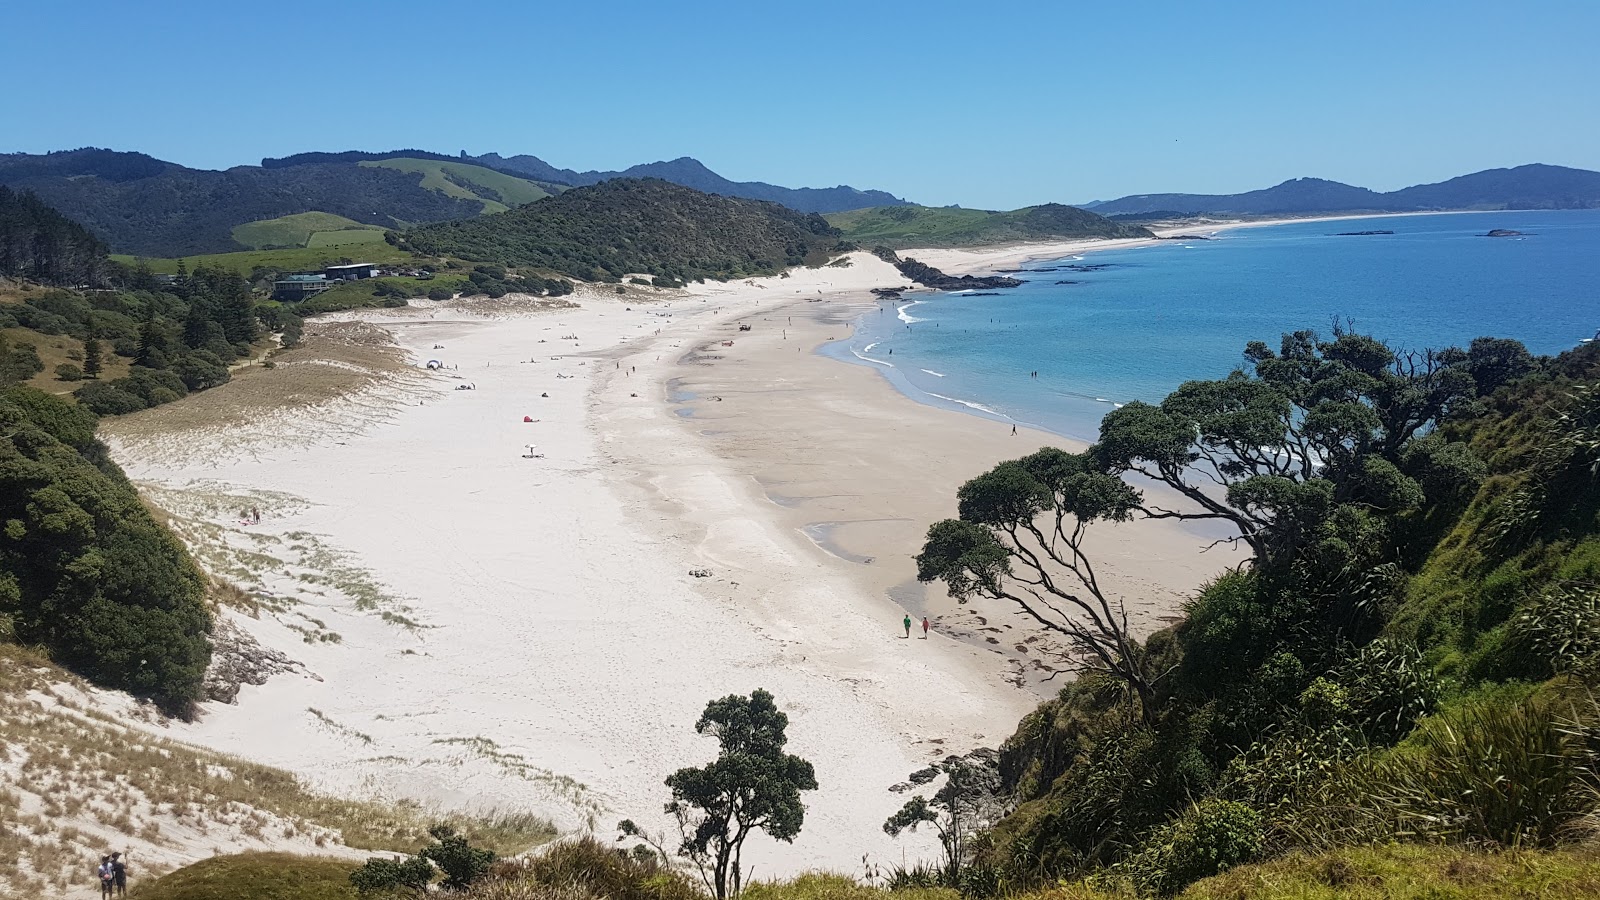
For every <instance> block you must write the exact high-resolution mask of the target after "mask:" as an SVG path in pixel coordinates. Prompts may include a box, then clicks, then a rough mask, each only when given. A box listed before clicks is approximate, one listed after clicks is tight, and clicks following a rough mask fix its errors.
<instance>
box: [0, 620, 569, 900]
mask: <svg viewBox="0 0 1600 900" xmlns="http://www.w3.org/2000/svg"><path fill="white" fill-rule="evenodd" d="M140 717H149V718H152V723H151V724H158V720H157V719H156V718H154V713H148V714H146V713H144V712H139V713H137V714H130V713H129V712H127V711H125V710H124V711H121V712H116V711H108V710H107V709H104V708H102V707H101V706H100V705H99V704H98V703H97V702H95V701H94V700H93V695H92V694H91V693H89V692H88V691H87V690H86V686H85V685H84V684H83V682H82V681H81V680H80V679H77V678H75V677H73V676H71V675H69V674H67V673H65V672H63V671H61V670H60V669H58V668H56V667H55V666H53V665H52V664H51V663H50V662H49V660H48V659H46V658H45V657H44V656H43V655H41V654H39V653H36V652H33V651H30V650H27V649H25V648H21V647H17V646H15V645H6V644H0V896H4V895H5V892H6V891H7V890H11V891H13V892H18V891H20V892H21V894H20V895H21V896H41V895H43V894H44V893H45V892H46V891H47V890H49V889H52V888H61V887H65V886H66V885H67V884H68V883H70V882H71V881H72V880H76V879H75V876H77V875H81V870H82V868H83V861H84V860H85V859H92V858H95V857H96V856H98V854H99V853H101V852H103V848H104V846H105V845H106V841H107V840H108V839H111V838H112V836H115V840H116V841H118V842H121V841H127V842H129V844H128V845H129V846H135V845H136V843H137V842H142V843H143V844H144V845H147V846H148V845H155V846H168V845H169V843H170V842H171V841H172V840H173V838H174V837H175V836H176V835H178V834H179V833H182V834H185V835H189V839H190V840H194V839H196V838H198V839H201V840H205V839H207V838H205V837H204V836H206V835H213V834H214V835H216V836H217V837H218V838H219V839H221V840H223V841H225V842H226V841H230V840H232V841H245V842H263V843H266V842H271V841H274V840H278V839H280V838H282V839H296V840H298V841H300V842H302V845H306V846H309V845H315V846H332V845H337V844H340V843H343V844H345V845H347V846H350V847H355V848H360V849H368V850H375V851H395V852H413V851H415V850H417V849H419V848H421V847H423V846H425V845H426V844H427V843H428V840H429V838H428V833H427V829H428V827H429V826H430V825H432V824H434V823H436V822H439V821H445V822H448V823H449V824H451V825H454V826H455V827H456V828H457V829H458V830H460V831H462V832H463V833H464V834H466V835H468V836H469V838H470V839H471V840H473V841H474V842H476V843H477V844H479V845H480V846H486V847H489V848H491V849H493V850H495V851H497V852H500V853H518V852H522V851H525V850H527V849H529V848H531V847H534V846H537V845H539V844H541V843H544V842H545V841H548V840H549V839H550V838H552V837H554V835H555V829H554V828H553V827H552V826H551V825H550V823H549V822H547V821H545V820H543V819H540V818H539V817H537V816H533V815H529V814H525V813H520V812H509V813H504V814H502V813H490V814H487V815H479V816H452V815H440V814H437V813H433V812H430V811H428V810H425V809H423V808H422V807H420V806H418V805H416V804H411V803H378V802H369V801H360V800H350V799H343V798H337V797H330V796H326V795H322V794H318V793H314V792H312V791H310V790H308V789H307V788H306V787H305V786H304V785H303V784H302V783H301V782H300V780H299V779H298V778H296V777H295V776H294V775H291V774H290V773H288V772H284V771H282V770H279V769H274V768H272V767H270V766H264V765H260V764H258V763H253V762H250V761H248V760H244V759H239V758H236V757H231V756H227V755H224V754H220V753H214V752H211V751H208V750H203V749H201V748H198V747H194V746H191V745H188V744H184V743H181V742H178V741H173V740H168V739H166V738H162V737H159V736H157V735H155V734H154V733H152V732H151V731H147V730H144V729H142V728H139V727H135V725H134V721H136V720H137V719H138V718H140ZM130 720H134V721H130ZM29 891H32V892H33V893H31V894H30V893H28V892H29Z"/></svg>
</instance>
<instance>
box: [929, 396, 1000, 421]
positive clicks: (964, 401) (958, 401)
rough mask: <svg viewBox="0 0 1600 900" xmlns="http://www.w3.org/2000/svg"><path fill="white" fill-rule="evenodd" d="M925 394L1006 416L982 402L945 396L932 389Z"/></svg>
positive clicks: (995, 414)
mask: <svg viewBox="0 0 1600 900" xmlns="http://www.w3.org/2000/svg"><path fill="white" fill-rule="evenodd" d="M927 394H928V396H929V397H938V398H939V399H940V400H949V401H950V402H951V403H959V404H961V405H962V406H965V407H967V408H969V409H975V410H977V411H978V412H986V413H988V414H989V415H991V416H1000V418H1002V419H1004V418H1007V417H1006V416H1004V415H1002V414H1000V413H997V412H995V411H994V410H992V409H990V408H989V407H987V406H984V405H983V404H982V403H973V402H972V401H971V400H958V399H956V398H955V397H946V396H945V395H943V394H935V393H934V392H933V391H928V392H927Z"/></svg>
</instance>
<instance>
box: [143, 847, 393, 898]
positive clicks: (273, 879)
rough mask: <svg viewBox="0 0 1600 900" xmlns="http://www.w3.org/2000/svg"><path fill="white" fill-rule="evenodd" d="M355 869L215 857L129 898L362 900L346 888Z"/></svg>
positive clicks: (306, 859) (288, 858)
mask: <svg viewBox="0 0 1600 900" xmlns="http://www.w3.org/2000/svg"><path fill="white" fill-rule="evenodd" d="M356 867H357V864H356V863H354V862H351V861H348V860H342V859H319V858H317V857H314V856H295V855H293V854H289V853H240V854H237V855H234V856H214V857H212V858H211V859H207V860H202V861H200V862H197V863H195V864H194V865H191V866H184V867H183V868H181V869H179V870H177V871H175V872H172V873H170V874H168V875H163V876H162V877H160V878H158V879H156V880H154V881H151V882H148V883H146V884H137V883H136V884H135V885H134V888H133V889H132V890H130V891H129V892H128V896H129V897H131V898H134V900H233V898H236V897H248V898H250V900H363V898H362V897H361V894H360V893H358V892H357V891H356V889H355V888H354V887H353V886H352V885H351V884H350V873H351V872H353V871H355V870H356ZM366 900H370V897H368V898H366Z"/></svg>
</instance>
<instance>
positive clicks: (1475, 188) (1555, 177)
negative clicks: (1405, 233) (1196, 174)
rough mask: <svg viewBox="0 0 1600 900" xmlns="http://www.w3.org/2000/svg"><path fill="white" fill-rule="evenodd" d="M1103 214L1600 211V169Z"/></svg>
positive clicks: (1287, 192) (1300, 192)
mask: <svg viewBox="0 0 1600 900" xmlns="http://www.w3.org/2000/svg"><path fill="white" fill-rule="evenodd" d="M1086 205H1087V206H1088V207H1089V208H1090V209H1093V210H1094V211H1095V212H1097V213H1100V214H1101V215H1105V216H1135V215H1137V216H1158V215H1159V216H1172V217H1176V216H1181V215H1194V214H1199V213H1214V214H1223V215H1277V214H1294V213H1334V212H1432V211H1443V210H1474V209H1480V210H1492V209H1595V208H1600V172H1591V171H1589V170H1587V169H1570V168H1567V167H1565V166H1548V165H1542V164H1532V165H1526V166H1517V167H1516V168H1514V169H1488V170H1485V171H1482V172H1474V173H1473V174H1471V175H1462V176H1460V177H1458V178H1452V179H1450V180H1449V181H1441V182H1439V183H1437V184H1419V185H1413V186H1411V187H1408V188H1402V189H1400V190H1397V191H1390V192H1388V193H1378V192H1376V191H1371V190H1368V189H1366V188H1363V187H1352V186H1351V185H1348V184H1342V183H1340V182H1337V181H1327V180H1324V179H1321V178H1295V179H1291V180H1289V181H1285V182H1283V183H1282V184H1279V185H1277V186H1275V187H1270V188H1265V189H1262V190H1258V191H1249V192H1246V193H1243V194H1134V195H1130V196H1127V197H1119V198H1118V199H1116V200H1108V201H1103V202H1099V203H1092V204H1086Z"/></svg>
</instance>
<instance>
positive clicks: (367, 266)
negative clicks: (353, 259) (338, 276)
mask: <svg viewBox="0 0 1600 900" xmlns="http://www.w3.org/2000/svg"><path fill="white" fill-rule="evenodd" d="M377 267H378V264H377V263H345V264H343V265H339V266H327V267H326V269H327V270H329V271H331V270H333V269H375V268H377Z"/></svg>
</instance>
